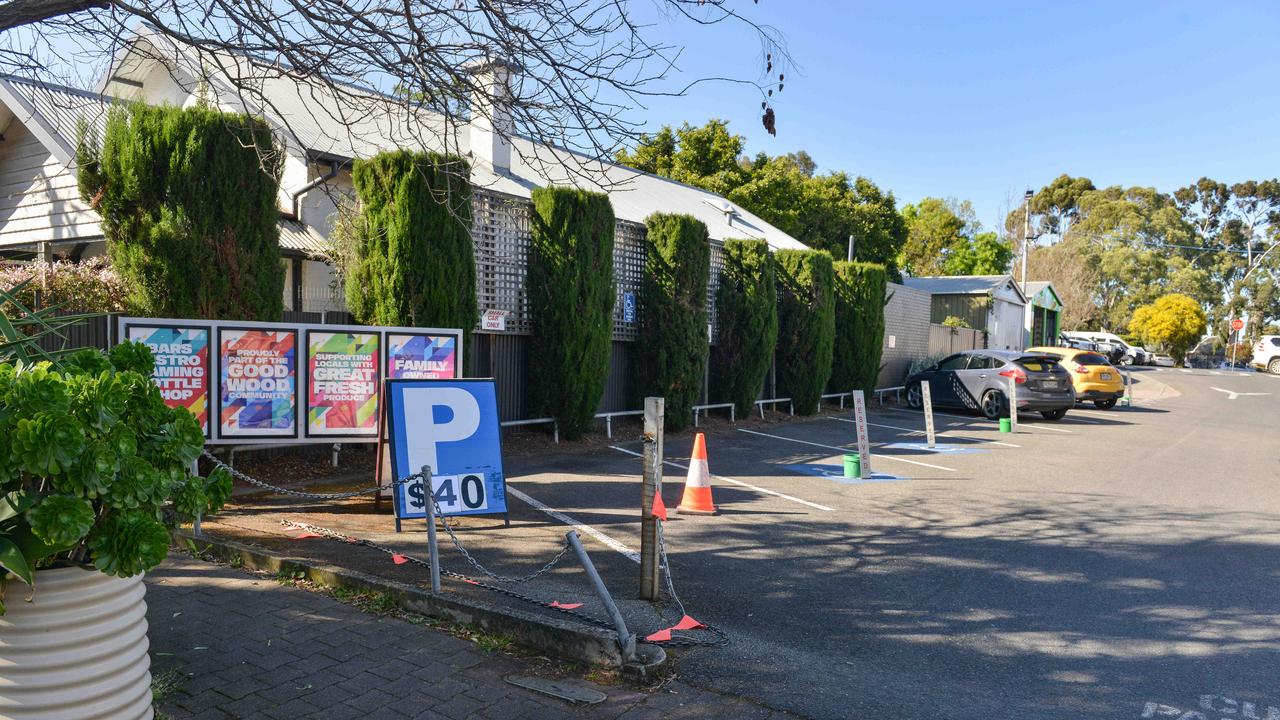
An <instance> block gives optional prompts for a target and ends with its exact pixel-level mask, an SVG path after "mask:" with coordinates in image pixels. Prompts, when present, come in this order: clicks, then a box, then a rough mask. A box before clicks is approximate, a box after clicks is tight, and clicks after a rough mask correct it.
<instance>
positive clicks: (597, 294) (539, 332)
mask: <svg viewBox="0 0 1280 720" xmlns="http://www.w3.org/2000/svg"><path fill="white" fill-rule="evenodd" d="M530 231H531V237H530V243H529V270H528V282H527V283H526V287H527V288H528V292H529V311H530V314H531V315H532V319H533V336H532V337H531V338H530V343H529V377H530V378H531V382H530V383H529V405H530V409H531V411H532V412H533V413H535V415H546V416H550V417H554V418H555V419H556V421H557V422H559V424H560V432H561V433H562V434H563V435H564V436H565V437H566V438H570V439H572V438H576V437H580V436H581V435H582V434H583V433H585V432H587V431H588V430H590V429H591V426H592V424H593V423H594V415H595V411H596V407H597V406H598V405H599V404H600V396H601V395H602V394H603V393H604V384H605V381H606V380H607V379H608V375H609V352H610V350H611V349H612V347H611V346H612V341H613V303H614V286H613V233H614V217H613V206H612V205H610V204H609V197H608V196H607V195H604V194H601V193H592V192H586V191H583V190H575V189H572V188H563V187H545V188H537V189H535V190H534V191H533V213H532V214H531V217H530Z"/></svg>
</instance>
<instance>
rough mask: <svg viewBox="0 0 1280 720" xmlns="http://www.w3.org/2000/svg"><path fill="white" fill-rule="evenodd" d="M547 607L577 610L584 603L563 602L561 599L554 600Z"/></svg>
mask: <svg viewBox="0 0 1280 720" xmlns="http://www.w3.org/2000/svg"><path fill="white" fill-rule="evenodd" d="M547 607H553V608H560V609H561V610H577V609H578V608H580V607H582V603H562V602H560V601H559V600H552V601H551V604H550V605H548V606H547Z"/></svg>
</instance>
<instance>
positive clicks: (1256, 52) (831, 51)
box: [640, 0, 1280, 228]
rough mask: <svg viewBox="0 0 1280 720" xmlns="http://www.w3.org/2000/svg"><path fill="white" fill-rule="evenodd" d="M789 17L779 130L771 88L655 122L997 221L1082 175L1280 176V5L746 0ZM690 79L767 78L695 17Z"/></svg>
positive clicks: (1148, 179)
mask: <svg viewBox="0 0 1280 720" xmlns="http://www.w3.org/2000/svg"><path fill="white" fill-rule="evenodd" d="M737 7H740V8H741V9H742V11H743V12H744V13H748V14H750V17H752V18H753V19H757V20H758V21H760V22H762V23H766V24H769V25H773V26H775V27H776V28H777V29H778V30H779V31H780V32H781V33H782V34H783V35H784V36H785V37H786V40H787V45H788V47H789V48H790V51H791V54H792V55H793V56H794V58H795V61H796V63H797V67H795V68H793V69H792V71H791V72H789V73H788V77H787V82H786V89H785V91H784V92H783V93H782V94H781V95H780V96H779V97H778V98H777V100H776V102H775V107H776V109H777V112H778V116H779V118H778V136H777V137H776V138H771V137H769V136H768V135H767V134H766V133H765V132H764V130H763V128H762V127H761V125H760V121H759V114H760V113H759V98H758V97H757V96H755V95H754V94H753V93H754V90H748V89H745V88H743V87H742V86H738V85H732V84H727V83H713V84H703V85H699V86H698V87H696V88H694V89H693V90H692V91H691V92H690V94H689V96H687V97H683V98H675V99H667V98H663V99H655V100H654V101H653V102H652V103H650V104H649V106H648V107H647V108H646V109H645V110H644V111H643V112H642V113H641V114H640V115H641V117H643V118H644V119H645V120H646V122H647V123H648V124H649V126H650V127H652V128H653V129H656V128H657V127H659V126H661V125H662V124H663V123H669V124H676V125H678V124H679V123H681V122H683V121H685V120H688V121H690V122H692V123H695V124H700V123H702V122H704V121H705V120H706V119H708V118H710V117H720V118H724V119H727V120H729V121H730V127H731V128H732V129H733V130H734V131H736V132H738V133H740V134H743V135H745V136H746V137H747V141H748V142H747V150H748V152H749V153H752V154H754V153H755V152H758V151H762V150H763V151H765V152H768V153H770V154H779V153H785V152H790V151H792V150H796V149H804V150H807V151H809V153H810V154H811V155H813V157H814V158H815V160H817V162H818V165H819V171H823V170H833V169H834V170H845V171H848V172H850V173H852V174H860V175H866V176H868V177H870V178H871V179H873V180H874V181H876V182H877V183H878V184H879V185H880V186H881V187H885V188H888V189H890V190H892V191H893V192H894V194H895V195H896V196H897V197H898V199H899V202H900V203H902V202H914V201H917V200H919V199H920V198H922V197H926V196H938V197H956V198H958V199H962V200H963V199H968V200H971V201H972V202H973V203H974V206H975V208H976V209H977V211H978V216H979V219H980V220H981V221H982V223H983V225H984V226H985V227H987V228H991V227H992V226H993V225H994V224H995V222H996V220H997V219H998V218H999V217H1000V216H1001V214H1002V211H1003V210H1004V209H1005V208H1006V207H1009V206H1011V205H1016V204H1017V202H1018V199H1019V198H1020V196H1021V194H1022V192H1023V190H1025V189H1026V188H1028V187H1030V188H1032V189H1038V188H1039V187H1041V186H1043V185H1044V184H1045V183H1047V182H1049V181H1050V180H1052V179H1053V178H1054V177H1056V176H1058V175H1059V174H1060V173H1063V172H1066V173H1070V174H1072V175H1085V176H1088V177H1090V178H1092V179H1093V181H1094V182H1095V183H1096V184H1098V185H1113V184H1123V185H1151V186H1155V187H1156V188H1158V189H1159V190H1161V191H1165V192H1171V191H1173V190H1174V189H1176V188H1178V187H1181V186H1184V185H1187V184H1190V183H1191V182H1194V181H1195V180H1196V179H1198V178H1199V177H1201V176H1202V175H1207V176H1209V177H1212V178H1214V179H1217V180H1221V181H1224V182H1228V183H1231V182H1237V181H1240V180H1244V179H1249V178H1255V179H1261V178H1263V177H1275V176H1277V175H1280V142H1277V131H1278V130H1280V122H1278V121H1280V91H1278V90H1277V83H1278V82H1280V53H1278V52H1277V49H1276V47H1277V45H1276V41H1277V37H1280V32H1278V31H1280V3H1246V2H1180V3H1175V2H1168V3H1155V2H1131V3H1117V2H1073V3H1043V2H1035V1H1034V0H1032V1H1030V2H1022V3H991V2H970V3H955V2H945V3H944V2H914V3H899V2H877V3H867V2H857V3H854V2H849V3H845V2H799V1H794V0H793V1H790V2H788V1H787V0H760V2H759V4H757V5H752V4H750V3H747V2H741V3H737ZM662 32H663V33H664V34H667V35H669V37H670V41H671V42H673V43H678V44H682V45H684V46H685V48H686V49H685V52H684V55H683V57H682V59H681V66H682V71H683V75H682V76H681V77H682V78H693V77H699V76H712V75H721V74H728V75H733V76H737V77H743V76H749V77H754V76H755V73H756V72H757V67H756V62H757V55H758V53H757V49H758V46H757V45H756V44H754V41H753V39H752V37H751V36H750V35H749V34H748V33H745V32H744V31H743V30H742V29H741V28H733V27H730V26H721V27H715V28H711V29H707V28H697V27H693V26H688V25H687V24H686V25H685V26H682V27H681V28H680V29H679V30H678V31H677V32H675V33H674V34H670V32H669V29H668V28H663V29H662Z"/></svg>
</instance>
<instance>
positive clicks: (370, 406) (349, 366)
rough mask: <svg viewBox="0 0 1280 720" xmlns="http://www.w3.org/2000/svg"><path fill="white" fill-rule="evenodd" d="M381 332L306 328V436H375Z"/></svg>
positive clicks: (376, 429) (376, 428)
mask: <svg viewBox="0 0 1280 720" xmlns="http://www.w3.org/2000/svg"><path fill="white" fill-rule="evenodd" d="M378 339H379V333H376V332H372V333H354V332H318V331H315V330H308V331H307V377H308V378H309V382H308V383H307V434H308V435H371V436H372V435H376V434H377V432H378Z"/></svg>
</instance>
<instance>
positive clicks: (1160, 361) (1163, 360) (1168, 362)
mask: <svg viewBox="0 0 1280 720" xmlns="http://www.w3.org/2000/svg"><path fill="white" fill-rule="evenodd" d="M1177 364H1178V363H1176V362H1174V360H1173V358H1171V357H1169V356H1168V355H1157V356H1156V366H1158V367H1173V366H1174V365H1177Z"/></svg>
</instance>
